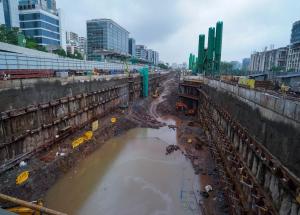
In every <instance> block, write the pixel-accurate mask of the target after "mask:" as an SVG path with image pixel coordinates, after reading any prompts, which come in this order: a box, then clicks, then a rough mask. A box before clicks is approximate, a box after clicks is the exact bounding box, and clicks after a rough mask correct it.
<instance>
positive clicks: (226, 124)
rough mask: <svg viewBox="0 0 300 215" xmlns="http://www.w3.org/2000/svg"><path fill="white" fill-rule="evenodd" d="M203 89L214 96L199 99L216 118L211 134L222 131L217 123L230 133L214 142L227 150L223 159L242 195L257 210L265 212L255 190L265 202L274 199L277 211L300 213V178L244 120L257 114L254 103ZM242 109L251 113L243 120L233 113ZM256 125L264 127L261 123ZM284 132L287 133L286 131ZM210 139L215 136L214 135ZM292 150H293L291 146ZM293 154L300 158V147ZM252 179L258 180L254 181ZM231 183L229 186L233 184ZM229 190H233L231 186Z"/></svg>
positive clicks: (210, 114)
mask: <svg viewBox="0 0 300 215" xmlns="http://www.w3.org/2000/svg"><path fill="white" fill-rule="evenodd" d="M203 90H204V91H205V92H206V93H207V95H208V98H210V99H211V100H208V99H206V97H205V96H203V95H201V96H200V103H201V104H202V105H200V106H199V112H201V111H203V110H204V111H205V113H206V115H208V116H211V118H212V119H213V120H212V122H211V121H209V123H210V124H209V126H211V129H208V130H210V131H211V136H213V137H215V136H216V137H217V136H218V135H220V132H219V130H218V129H216V127H219V128H220V129H221V130H222V131H223V133H224V135H225V136H227V137H226V138H227V139H225V138H221V139H218V141H213V142H214V144H215V145H219V147H223V148H222V149H221V150H220V151H222V153H224V154H223V158H225V160H226V161H225V160H222V159H221V160H222V163H223V164H225V165H226V168H227V169H226V170H227V171H231V174H233V175H234V180H235V182H237V183H238V186H239V189H236V190H239V191H240V192H241V194H242V195H243V194H246V195H247V200H246V201H247V203H248V204H249V206H251V209H252V210H254V211H255V213H254V214H265V213H264V212H263V210H261V208H259V207H256V206H255V205H256V202H257V195H255V193H264V194H263V195H264V197H266V198H264V200H265V202H267V203H268V204H269V203H270V202H271V204H272V205H273V206H272V207H274V208H275V210H276V211H277V213H276V214H280V215H298V214H299V213H300V205H299V200H298V201H297V198H299V196H300V180H299V179H298V178H297V177H295V176H294V175H293V174H292V173H291V172H290V171H289V170H288V169H286V168H285V167H284V166H283V165H282V163H281V162H280V161H279V160H278V159H277V158H275V157H274V154H273V153H270V152H269V150H268V149H266V148H265V147H264V146H263V145H261V144H260V143H259V142H256V141H255V139H256V138H255V137H256V136H255V135H253V133H251V132H252V131H251V130H250V131H249V130H248V127H247V126H245V124H244V122H245V120H249V119H251V118H256V117H255V115H253V113H252V112H254V111H252V112H251V107H248V108H247V104H244V105H243V103H242V102H239V101H238V100H237V99H236V98H234V97H232V96H229V95H227V96H226V94H225V93H220V92H217V91H216V90H215V89H213V90H211V89H209V88H208V87H207V86H206V87H204V88H203ZM221 98H222V99H221ZM227 103H230V104H232V103H233V105H232V106H230V107H229V106H228V105H226V104H227ZM234 106H240V109H237V108H234ZM243 109H244V110H245V114H247V113H248V115H249V116H248V117H247V116H246V115H243V117H244V118H245V120H244V121H243V120H242V122H241V121H240V120H239V119H240V118H238V117H237V116H240V117H241V116H242V115H240V114H232V113H235V112H242V110H243ZM249 109H250V111H249ZM257 112H258V111H257ZM227 113H229V114H230V115H228V114H227ZM258 113H259V112H258ZM228 116H229V117H228ZM253 122H254V125H253V127H256V124H255V121H250V122H249V123H250V124H253ZM239 123H240V124H241V125H242V126H243V127H244V126H245V127H246V129H243V128H241V127H239ZM204 124H205V123H204ZM257 129H258V130H264V129H263V128H262V127H259V128H257ZM265 129H266V128H265ZM282 132H283V133H286V131H282ZM249 135H250V136H249ZM221 136H222V135H221ZM252 137H253V139H252ZM298 137H299V136H298ZM211 139H213V138H212V137H211ZM226 140H228V142H227V141H226ZM298 140H299V139H298ZM222 141H224V142H222ZM227 143H228V145H227ZM297 143H298V142H297ZM272 147H273V148H276V147H278V146H276V145H275V144H274V145H273V146H272ZM226 149H227V150H226ZM228 149H230V150H228ZM220 151H219V152H220ZM291 153H294V152H293V149H292V148H291ZM294 155H296V156H295V157H294V158H296V160H297V158H298V155H299V151H298V152H295V154H294ZM220 172H222V170H220ZM243 172H244V173H243ZM245 173H246V174H245ZM245 176H246V177H247V178H250V180H245V178H244V177H245ZM253 179H255V180H253ZM242 181H243V182H245V181H248V182H249V181H250V182H251V183H250V184H249V183H248V184H247V183H241V182H242ZM253 181H255V182H254V183H252V182H253ZM228 186H229V187H230V185H228ZM251 186H252V188H251V189H250V188H249V187H251ZM240 188H241V189H240ZM257 191H258V192H257ZM228 192H229V193H230V189H229V191H228ZM259 196H260V195H259ZM269 205H270V204H269ZM239 213H240V211H239V212H238V214H239Z"/></svg>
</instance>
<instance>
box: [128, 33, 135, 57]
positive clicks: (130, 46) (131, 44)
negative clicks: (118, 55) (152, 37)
mask: <svg viewBox="0 0 300 215" xmlns="http://www.w3.org/2000/svg"><path fill="white" fill-rule="evenodd" d="M128 53H129V54H130V55H131V56H132V57H135V56H136V55H135V40H134V39H133V38H129V40H128Z"/></svg>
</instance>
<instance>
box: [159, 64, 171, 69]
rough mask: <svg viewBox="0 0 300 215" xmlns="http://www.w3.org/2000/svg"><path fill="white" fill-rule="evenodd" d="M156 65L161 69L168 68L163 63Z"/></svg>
mask: <svg viewBox="0 0 300 215" xmlns="http://www.w3.org/2000/svg"><path fill="white" fill-rule="evenodd" d="M158 67H159V68H161V69H168V68H169V67H168V66H167V65H165V64H163V63H160V64H158Z"/></svg>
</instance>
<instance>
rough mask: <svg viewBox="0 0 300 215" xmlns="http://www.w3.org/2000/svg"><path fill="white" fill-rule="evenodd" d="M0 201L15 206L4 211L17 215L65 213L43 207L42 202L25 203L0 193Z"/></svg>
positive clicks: (54, 214) (55, 214)
mask: <svg viewBox="0 0 300 215" xmlns="http://www.w3.org/2000/svg"><path fill="white" fill-rule="evenodd" d="M0 200H1V201H5V202H9V203H12V204H14V205H17V206H15V207H11V208H6V209H5V210H6V211H9V212H12V213H15V214H19V215H41V214H49V215H66V214H65V213H61V212H58V211H55V210H52V209H49V208H46V207H44V206H43V203H42V201H37V202H26V201H24V200H21V199H17V198H14V197H11V196H7V195H4V194H1V193H0Z"/></svg>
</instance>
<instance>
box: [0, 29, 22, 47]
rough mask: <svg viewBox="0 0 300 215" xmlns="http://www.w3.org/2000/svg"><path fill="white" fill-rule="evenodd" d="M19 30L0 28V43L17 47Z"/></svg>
mask: <svg viewBox="0 0 300 215" xmlns="http://www.w3.org/2000/svg"><path fill="white" fill-rule="evenodd" d="M18 34H19V28H7V27H6V26H5V25H1V26H0V42H4V43H9V44H13V45H18Z"/></svg>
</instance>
